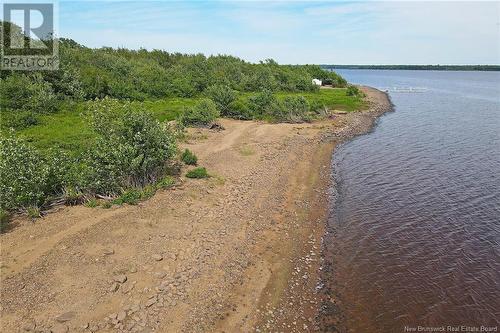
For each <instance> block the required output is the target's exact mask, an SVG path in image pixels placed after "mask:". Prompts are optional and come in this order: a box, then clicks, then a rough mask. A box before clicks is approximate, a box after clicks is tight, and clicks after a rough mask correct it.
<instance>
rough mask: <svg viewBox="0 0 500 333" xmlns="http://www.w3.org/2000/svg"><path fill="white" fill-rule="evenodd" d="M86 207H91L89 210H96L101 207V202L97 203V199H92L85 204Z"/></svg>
mask: <svg viewBox="0 0 500 333" xmlns="http://www.w3.org/2000/svg"><path fill="white" fill-rule="evenodd" d="M84 206H86V207H89V208H95V207H97V206H99V202H98V201H97V199H96V198H90V199H89V200H87V201H86V202H85V203H84Z"/></svg>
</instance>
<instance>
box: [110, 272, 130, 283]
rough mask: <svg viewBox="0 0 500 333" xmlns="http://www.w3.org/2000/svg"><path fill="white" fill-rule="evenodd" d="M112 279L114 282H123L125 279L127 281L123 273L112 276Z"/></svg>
mask: <svg viewBox="0 0 500 333" xmlns="http://www.w3.org/2000/svg"><path fill="white" fill-rule="evenodd" d="M113 280H115V281H116V282H120V283H124V282H125V281H127V276H126V275H124V274H119V275H116V276H115V277H114V278H113Z"/></svg>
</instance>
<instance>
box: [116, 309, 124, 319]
mask: <svg viewBox="0 0 500 333" xmlns="http://www.w3.org/2000/svg"><path fill="white" fill-rule="evenodd" d="M126 317H127V313H126V312H125V311H120V312H118V315H117V316H116V319H117V320H118V321H123V320H124V319H125V318H126Z"/></svg>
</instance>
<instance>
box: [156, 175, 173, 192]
mask: <svg viewBox="0 0 500 333" xmlns="http://www.w3.org/2000/svg"><path fill="white" fill-rule="evenodd" d="M174 184H175V179H174V178H173V177H171V176H165V177H163V178H162V179H161V180H160V181H159V182H158V183H156V187H157V188H158V189H166V188H169V187H172V186H173V185H174Z"/></svg>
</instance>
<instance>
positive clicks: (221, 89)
mask: <svg viewBox="0 0 500 333" xmlns="http://www.w3.org/2000/svg"><path fill="white" fill-rule="evenodd" d="M205 93H206V95H207V96H208V97H209V98H210V99H211V100H212V101H214V103H215V105H217V109H218V110H219V112H220V114H221V115H222V116H223V117H227V116H229V113H230V111H231V103H233V102H234V101H235V100H236V92H235V91H234V90H233V89H231V87H229V86H222V85H215V86H210V87H208V89H207V90H206V91H205Z"/></svg>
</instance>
